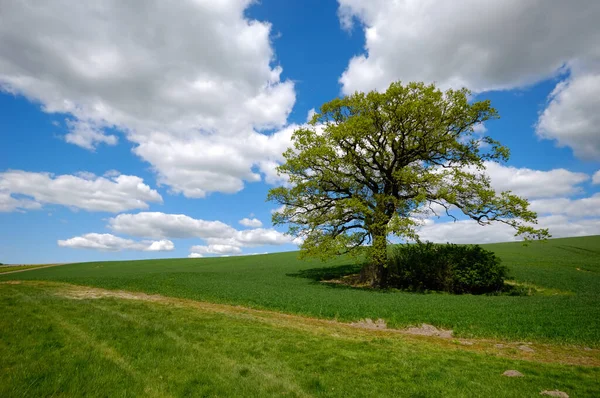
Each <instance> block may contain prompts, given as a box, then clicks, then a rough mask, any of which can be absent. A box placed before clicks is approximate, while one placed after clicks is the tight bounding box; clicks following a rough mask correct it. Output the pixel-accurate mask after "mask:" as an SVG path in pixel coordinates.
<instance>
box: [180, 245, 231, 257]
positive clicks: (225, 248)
mask: <svg viewBox="0 0 600 398" xmlns="http://www.w3.org/2000/svg"><path fill="white" fill-rule="evenodd" d="M190 251H191V252H192V253H191V254H190V255H192V254H195V255H200V256H204V255H205V254H220V255H233V254H241V253H242V249H241V248H240V247H238V246H231V245H208V246H192V247H191V248H190Z"/></svg>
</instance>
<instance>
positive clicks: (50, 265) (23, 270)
mask: <svg viewBox="0 0 600 398" xmlns="http://www.w3.org/2000/svg"><path fill="white" fill-rule="evenodd" d="M66 264H69V263H59V264H48V265H41V266H39V267H32V268H27V269H18V270H15V271H8V272H0V276H2V275H8V274H16V273H17V272H26V271H33V270H36V269H42V268H50V267H58V266H60V265H66ZM15 267H19V266H18V265H15Z"/></svg>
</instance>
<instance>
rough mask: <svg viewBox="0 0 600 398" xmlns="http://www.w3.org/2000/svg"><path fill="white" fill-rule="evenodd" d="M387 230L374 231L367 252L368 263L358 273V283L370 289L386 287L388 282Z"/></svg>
mask: <svg viewBox="0 0 600 398" xmlns="http://www.w3.org/2000/svg"><path fill="white" fill-rule="evenodd" d="M386 232H387V228H378V229H375V230H374V231H373V233H372V236H373V242H372V245H371V248H370V250H369V256H368V260H367V261H368V262H367V264H366V265H365V266H364V267H363V268H362V270H361V271H360V281H361V282H362V283H368V284H370V285H371V286H372V287H378V288H380V287H386V286H387V282H388V280H387V279H388V267H387V233H386Z"/></svg>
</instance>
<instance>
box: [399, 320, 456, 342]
mask: <svg viewBox="0 0 600 398" xmlns="http://www.w3.org/2000/svg"><path fill="white" fill-rule="evenodd" d="M404 332H405V333H408V334H414V335H418V336H435V337H441V338H443V339H449V338H451V337H452V330H446V329H438V328H436V327H435V326H433V325H428V324H426V323H423V324H421V326H420V327H413V328H408V329H406V330H405V331H404Z"/></svg>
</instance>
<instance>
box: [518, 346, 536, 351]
mask: <svg viewBox="0 0 600 398" xmlns="http://www.w3.org/2000/svg"><path fill="white" fill-rule="evenodd" d="M518 348H519V350H521V351H524V352H535V350H534V349H533V348H531V347H529V346H528V345H520V346H519V347H518Z"/></svg>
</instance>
